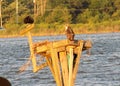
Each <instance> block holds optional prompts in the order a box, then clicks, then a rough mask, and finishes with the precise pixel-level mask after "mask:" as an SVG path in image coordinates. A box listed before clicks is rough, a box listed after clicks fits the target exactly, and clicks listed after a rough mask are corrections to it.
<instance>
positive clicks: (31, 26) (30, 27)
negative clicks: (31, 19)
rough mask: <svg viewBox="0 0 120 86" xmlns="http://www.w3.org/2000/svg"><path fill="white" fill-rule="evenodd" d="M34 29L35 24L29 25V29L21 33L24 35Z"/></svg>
mask: <svg viewBox="0 0 120 86" xmlns="http://www.w3.org/2000/svg"><path fill="white" fill-rule="evenodd" d="M33 27H34V24H28V25H27V27H26V28H25V29H23V30H22V31H21V32H20V34H21V35H23V34H26V33H28V32H30V30H31V29H33Z"/></svg>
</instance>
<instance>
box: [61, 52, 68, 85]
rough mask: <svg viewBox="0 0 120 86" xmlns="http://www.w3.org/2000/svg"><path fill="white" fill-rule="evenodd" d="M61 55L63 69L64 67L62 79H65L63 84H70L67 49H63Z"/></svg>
mask: <svg viewBox="0 0 120 86" xmlns="http://www.w3.org/2000/svg"><path fill="white" fill-rule="evenodd" d="M59 55H60V62H61V69H62V79H63V84H64V85H63V86H68V79H69V78H68V62H67V57H66V51H62V52H60V53H59Z"/></svg>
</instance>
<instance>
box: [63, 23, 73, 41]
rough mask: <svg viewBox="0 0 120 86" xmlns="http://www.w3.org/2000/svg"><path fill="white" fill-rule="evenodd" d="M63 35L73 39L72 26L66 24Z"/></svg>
mask: <svg viewBox="0 0 120 86" xmlns="http://www.w3.org/2000/svg"><path fill="white" fill-rule="evenodd" d="M65 35H66V37H67V39H68V40H70V41H74V36H75V33H74V31H73V30H72V28H71V27H70V26H68V25H66V26H65Z"/></svg>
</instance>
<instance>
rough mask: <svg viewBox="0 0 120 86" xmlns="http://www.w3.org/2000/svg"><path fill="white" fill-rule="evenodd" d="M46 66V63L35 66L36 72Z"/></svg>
mask: <svg viewBox="0 0 120 86" xmlns="http://www.w3.org/2000/svg"><path fill="white" fill-rule="evenodd" d="M47 66H48V64H47V62H45V63H42V64H40V65H39V66H37V70H36V72H37V71H39V70H41V69H43V68H45V67H47Z"/></svg>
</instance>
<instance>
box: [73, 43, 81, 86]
mask: <svg viewBox="0 0 120 86" xmlns="http://www.w3.org/2000/svg"><path fill="white" fill-rule="evenodd" d="M82 48H83V41H80V42H79V46H78V50H77V59H76V62H75V67H74V69H73V81H72V83H73V85H72V86H74V82H75V79H76V75H77V71H78V66H79V62H80V57H81V53H82Z"/></svg>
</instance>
